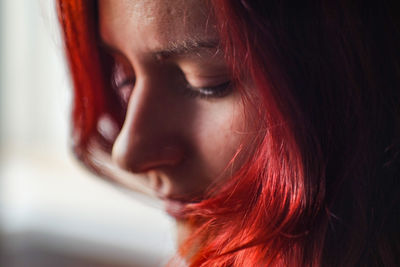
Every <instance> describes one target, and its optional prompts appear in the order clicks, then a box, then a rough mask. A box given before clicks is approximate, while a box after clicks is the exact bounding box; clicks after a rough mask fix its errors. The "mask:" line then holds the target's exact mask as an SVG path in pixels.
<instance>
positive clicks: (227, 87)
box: [113, 78, 233, 104]
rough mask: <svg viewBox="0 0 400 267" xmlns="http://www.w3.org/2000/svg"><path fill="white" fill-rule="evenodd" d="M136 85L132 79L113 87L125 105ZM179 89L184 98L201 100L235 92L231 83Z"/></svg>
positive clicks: (188, 85)
mask: <svg viewBox="0 0 400 267" xmlns="http://www.w3.org/2000/svg"><path fill="white" fill-rule="evenodd" d="M134 85H135V79H132V78H131V79H126V80H124V81H122V82H121V83H119V84H116V83H115V82H114V85H113V87H114V89H115V90H116V91H117V93H118V95H119V97H120V98H121V100H122V101H123V103H124V104H127V103H128V101H129V97H130V95H131V92H132V90H133V87H134ZM179 88H180V90H179V91H180V93H182V94H183V95H184V96H187V97H190V98H200V99H210V98H223V97H225V96H228V95H229V94H230V93H231V92H232V90H233V87H232V83H231V81H227V82H224V83H222V84H219V85H216V86H210V87H194V86H192V85H190V84H189V83H186V86H181V87H179Z"/></svg>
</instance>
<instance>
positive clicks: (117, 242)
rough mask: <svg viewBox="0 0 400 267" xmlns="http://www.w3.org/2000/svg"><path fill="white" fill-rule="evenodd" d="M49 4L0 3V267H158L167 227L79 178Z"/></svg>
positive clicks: (167, 246) (45, 0)
mask: <svg viewBox="0 0 400 267" xmlns="http://www.w3.org/2000/svg"><path fill="white" fill-rule="evenodd" d="M67 73H68V72H67V70H66V66H65V62H64V55H63V51H62V42H61V39H60V34H59V29H58V24H57V17H56V12H55V6H54V1H53V0H1V1H0V242H1V243H0V253H1V255H0V266H6V267H8V266H17V267H19V266H143V267H146V266H162V265H164V264H165V263H166V261H167V260H168V258H169V257H170V256H171V255H173V253H174V241H173V235H174V233H173V228H174V227H173V222H172V221H171V220H170V219H169V218H168V217H167V216H166V215H165V213H164V212H163V211H162V210H160V209H156V208H152V207H150V206H149V205H147V204H146V201H139V200H138V198H137V197H135V196H132V195H131V194H127V193H126V192H123V191H121V190H118V189H117V188H114V187H113V186H111V185H110V184H108V183H106V182H104V181H102V180H100V179H97V178H96V177H94V176H93V175H91V174H89V173H88V172H87V171H85V170H84V169H82V168H81V166H80V165H79V164H78V163H77V162H76V161H75V160H74V159H73V157H72V155H71V153H70V151H69V148H68V138H69V137H68V133H69V106H70V99H71V89H70V81H69V78H68V75H67Z"/></svg>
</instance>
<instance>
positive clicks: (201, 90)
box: [185, 81, 233, 99]
mask: <svg viewBox="0 0 400 267" xmlns="http://www.w3.org/2000/svg"><path fill="white" fill-rule="evenodd" d="M232 89H233V88H232V84H231V81H227V82H223V83H221V84H218V85H215V86H207V87H194V86H192V85H190V84H189V83H187V85H186V90H185V94H186V95H187V96H189V97H199V98H204V99H208V98H222V97H225V96H227V95H229V94H230V93H231V92H232Z"/></svg>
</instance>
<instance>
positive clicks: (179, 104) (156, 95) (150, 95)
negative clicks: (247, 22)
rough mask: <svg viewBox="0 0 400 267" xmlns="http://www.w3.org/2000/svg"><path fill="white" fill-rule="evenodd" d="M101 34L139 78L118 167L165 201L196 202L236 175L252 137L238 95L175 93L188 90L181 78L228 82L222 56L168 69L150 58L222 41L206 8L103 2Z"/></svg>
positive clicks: (175, 2) (161, 1) (206, 55)
mask: <svg viewBox="0 0 400 267" xmlns="http://www.w3.org/2000/svg"><path fill="white" fill-rule="evenodd" d="M99 29H100V35H101V38H102V39H103V41H104V42H105V43H107V44H109V45H110V46H113V47H115V48H117V49H118V50H119V51H120V52H121V54H123V55H124V57H125V58H126V59H127V62H128V63H129V64H130V66H131V68H132V70H133V72H134V74H135V79H136V81H135V84H134V85H133V90H132V93H131V95H130V96H129V102H128V108H127V114H126V117H125V122H124V124H123V127H122V130H121V132H120V133H119V135H118V137H117V139H116V141H115V144H114V146H113V151H112V159H113V161H114V162H115V164H116V165H118V166H119V167H121V168H123V169H126V170H128V171H129V172H131V173H134V174H135V177H133V178H132V179H142V180H143V181H144V182H145V183H147V184H148V186H149V187H151V188H152V189H153V190H154V191H155V192H156V194H158V195H159V196H161V197H163V198H169V197H182V198H185V199H190V198H192V197H193V198H195V197H196V196H200V195H201V194H202V193H203V192H204V190H206V188H207V187H208V186H210V185H211V184H212V183H213V182H215V181H217V180H218V179H226V178H227V176H228V174H229V173H231V172H230V170H229V171H227V173H228V174H226V173H224V172H223V171H224V170H225V168H226V167H227V164H228V163H229V161H230V160H231V159H232V157H233V156H234V154H235V152H236V151H237V149H238V147H239V145H240V144H241V143H242V142H244V140H245V139H246V138H247V137H248V136H247V135H246V134H243V133H244V132H246V131H248V128H247V127H248V126H246V125H245V119H244V112H243V106H242V102H241V97H240V94H239V93H238V90H235V89H233V91H232V93H230V94H229V95H227V96H223V97H221V98H212V99H211V98H210V99H202V98H199V97H196V98H194V97H188V96H186V95H183V94H182V93H181V91H180V90H178V89H177V88H178V87H182V88H183V90H187V89H185V86H184V85H183V84H182V82H181V80H180V78H179V77H180V76H179V75H182V73H183V74H184V75H185V77H186V80H188V81H189V82H190V83H192V84H195V85H196V86H197V84H199V85H202V84H204V83H205V82H204V81H206V82H207V83H209V82H211V83H215V84H218V83H219V82H220V80H222V79H229V76H228V74H227V73H228V71H227V67H226V63H225V62H224V59H223V55H222V53H221V52H220V51H219V52H218V51H211V52H210V51H205V52H199V53H198V54H196V55H195V56H185V57H182V58H175V59H172V60H171V61H168V63H160V62H159V61H157V60H156V59H155V58H154V57H152V56H151V54H152V53H153V52H154V51H158V50H160V49H163V48H165V47H170V46H171V44H179V43H182V42H184V41H187V40H209V39H216V38H218V34H217V32H216V27H215V21H214V18H213V17H212V16H211V15H210V12H209V11H208V9H207V6H206V5H205V4H204V2H203V1H200V0H168V1H166V0H135V1H133V0H118V1H115V0H100V1H99ZM221 77H222V78H221ZM215 84H214V85H215ZM237 165H238V164H235V166H237Z"/></svg>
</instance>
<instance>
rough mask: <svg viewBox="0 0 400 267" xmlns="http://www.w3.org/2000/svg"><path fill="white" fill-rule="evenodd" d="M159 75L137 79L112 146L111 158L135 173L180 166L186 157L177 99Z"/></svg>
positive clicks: (123, 167)
mask: <svg viewBox="0 0 400 267" xmlns="http://www.w3.org/2000/svg"><path fill="white" fill-rule="evenodd" d="M162 86H163V85H162V82H160V81H157V80H156V79H147V78H144V79H137V80H136V84H135V86H134V89H133V91H132V94H131V96H130V97H129V103H128V107H127V111H126V115H125V120H124V123H123V126H122V129H121V131H120V133H119V134H118V136H117V138H116V140H115V142H114V145H113V148H112V154H111V156H112V160H113V161H114V162H115V163H116V164H117V165H118V166H119V167H120V168H122V169H125V170H127V171H130V172H134V173H144V172H149V171H153V170H164V169H166V168H172V167H175V166H178V165H179V164H180V163H181V162H182V161H183V158H184V146H183V144H182V140H181V138H180V137H179V131H178V129H179V124H180V123H181V122H179V121H177V120H176V118H177V117H179V116H176V114H174V113H176V112H177V110H176V109H175V108H174V107H176V106H177V105H176V103H174V102H173V98H171V97H169V96H168V90H166V89H165V88H162Z"/></svg>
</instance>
